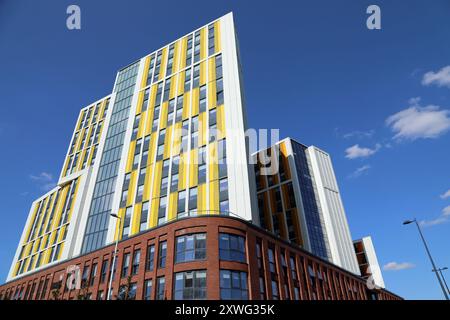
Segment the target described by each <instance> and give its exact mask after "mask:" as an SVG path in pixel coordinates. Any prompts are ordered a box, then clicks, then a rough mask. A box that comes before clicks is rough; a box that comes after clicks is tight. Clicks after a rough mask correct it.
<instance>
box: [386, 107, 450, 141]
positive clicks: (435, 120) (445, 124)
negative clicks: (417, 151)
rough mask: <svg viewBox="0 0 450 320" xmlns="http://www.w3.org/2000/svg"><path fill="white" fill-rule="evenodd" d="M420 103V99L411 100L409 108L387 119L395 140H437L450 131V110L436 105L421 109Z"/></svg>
mask: <svg viewBox="0 0 450 320" xmlns="http://www.w3.org/2000/svg"><path fill="white" fill-rule="evenodd" d="M419 102H420V98H412V99H410V100H409V107H408V108H406V109H404V110H402V111H400V112H397V113H396V114H393V115H391V116H389V117H388V118H387V119H386V125H387V126H388V127H390V128H391V130H392V131H393V132H394V133H395V135H394V139H397V140H401V139H409V140H416V139H418V138H424V139H426V138H437V137H439V136H440V135H442V134H444V133H445V132H446V131H448V130H449V129H450V110H445V109H444V110H440V107H439V106H435V105H428V106H426V107H421V106H420V105H419Z"/></svg>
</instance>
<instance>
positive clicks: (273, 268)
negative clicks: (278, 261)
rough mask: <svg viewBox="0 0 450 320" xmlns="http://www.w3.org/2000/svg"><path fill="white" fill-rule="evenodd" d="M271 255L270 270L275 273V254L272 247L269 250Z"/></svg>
mask: <svg viewBox="0 0 450 320" xmlns="http://www.w3.org/2000/svg"><path fill="white" fill-rule="evenodd" d="M267 252H268V256H269V270H270V272H272V273H275V255H274V252H273V249H272V248H269V250H267Z"/></svg>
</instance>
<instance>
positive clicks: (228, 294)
mask: <svg viewBox="0 0 450 320" xmlns="http://www.w3.org/2000/svg"><path fill="white" fill-rule="evenodd" d="M220 299H223V300H247V299H248V287H247V273H246V272H239V271H231V270H220Z"/></svg>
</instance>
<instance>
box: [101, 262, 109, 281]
mask: <svg viewBox="0 0 450 320" xmlns="http://www.w3.org/2000/svg"><path fill="white" fill-rule="evenodd" d="M107 274H108V260H105V261H103V262H102V274H101V275H100V283H104V282H105V281H106V275H107Z"/></svg>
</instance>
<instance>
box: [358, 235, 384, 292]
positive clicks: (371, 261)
mask: <svg viewBox="0 0 450 320" xmlns="http://www.w3.org/2000/svg"><path fill="white" fill-rule="evenodd" d="M353 244H354V246H355V251H356V257H357V258H358V264H359V269H360V270H361V276H362V277H363V278H364V279H367V280H369V281H371V283H372V284H373V285H375V286H378V287H379V288H384V287H385V284H384V279H383V274H382V273H381V268H380V265H379V264H378V258H377V254H376V252H375V247H374V246H373V242H372V237H370V236H367V237H364V238H361V239H359V240H355V241H354V242H353Z"/></svg>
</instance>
